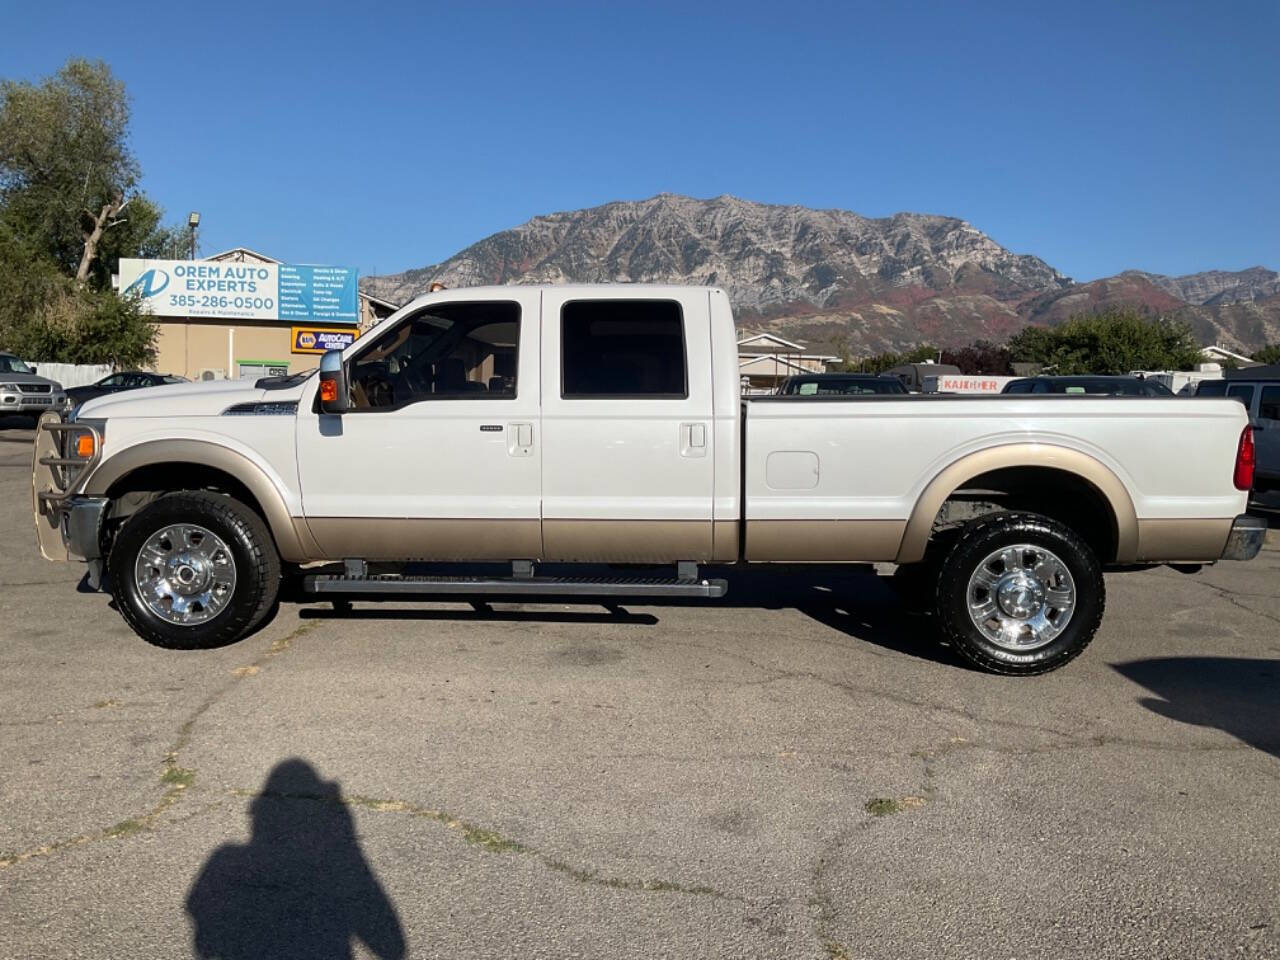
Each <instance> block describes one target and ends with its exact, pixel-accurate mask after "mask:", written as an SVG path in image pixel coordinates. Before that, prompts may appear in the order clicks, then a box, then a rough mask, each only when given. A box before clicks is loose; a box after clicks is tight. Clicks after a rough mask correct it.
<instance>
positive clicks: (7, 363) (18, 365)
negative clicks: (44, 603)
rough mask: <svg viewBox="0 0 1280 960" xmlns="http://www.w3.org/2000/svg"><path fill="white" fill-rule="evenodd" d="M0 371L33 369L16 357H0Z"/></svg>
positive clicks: (24, 371)
mask: <svg viewBox="0 0 1280 960" xmlns="http://www.w3.org/2000/svg"><path fill="white" fill-rule="evenodd" d="M0 373H31V374H34V373H35V371H34V370H32V369H31V368H30V367H28V366H27V365H26V364H25V363H23V362H22V361H21V360H19V359H18V358H17V357H0Z"/></svg>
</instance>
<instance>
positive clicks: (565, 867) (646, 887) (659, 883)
mask: <svg viewBox="0 0 1280 960" xmlns="http://www.w3.org/2000/svg"><path fill="white" fill-rule="evenodd" d="M230 793H231V795H232V796H236V797H244V798H253V799H257V798H260V797H265V798H268V799H278V800H293V801H302V802H307V803H324V804H337V805H341V806H347V807H356V808H359V809H361V810H369V811H372V812H374V813H388V814H403V815H405V816H407V817H412V818H414V819H419V820H430V821H434V822H435V823H439V824H441V825H443V826H444V827H446V828H447V829H449V830H453V831H457V832H458V833H460V834H461V836H462V839H463V840H464V841H466V842H467V843H469V844H472V845H474V846H477V847H480V848H481V849H483V850H485V851H487V852H489V853H511V854H516V855H520V856H525V857H529V858H531V859H533V860H535V861H537V862H538V863H540V864H542V866H544V867H546V868H547V869H548V870H552V871H554V872H556V873H559V874H562V875H564V876H566V877H568V878H569V879H571V880H574V881H576V882H578V883H584V884H588V885H591V886H599V887H607V888H609V889H611V890H630V891H635V892H639V893H678V894H684V895H687V896H697V897H710V898H711V899H713V900H729V901H736V902H739V903H748V902H749V901H748V899H747V898H746V897H744V896H742V895H740V894H731V893H726V892H724V891H723V890H718V889H716V888H715V887H710V886H705V885H701V884H699V885H692V886H691V885H687V884H683V883H678V882H676V881H673V880H664V879H660V878H638V879H637V878H624V877H616V876H605V875H602V874H601V873H600V872H599V871H597V870H591V869H588V868H585V867H575V866H573V865H572V864H570V863H569V862H568V861H565V860H561V859H560V858H558V857H554V856H551V855H550V854H547V853H544V852H542V851H541V850H539V849H537V848H536V847H534V846H531V845H530V844H528V843H525V842H523V841H520V840H514V839H512V838H510V837H507V836H504V835H503V834H501V833H499V832H498V831H496V830H491V829H489V828H488V827H482V826H478V825H477V824H475V823H473V822H471V821H468V820H464V819H462V818H461V817H458V816H455V815H454V814H452V813H450V812H448V811H447V810H437V809H435V808H432V807H424V806H421V805H419V804H416V803H411V802H409V801H407V800H388V799H383V798H379V797H368V796H364V795H361V794H346V795H345V796H340V797H336V798H335V797H332V796H326V795H323V794H311V793H284V792H278V791H272V790H244V789H238V790H232V791H230Z"/></svg>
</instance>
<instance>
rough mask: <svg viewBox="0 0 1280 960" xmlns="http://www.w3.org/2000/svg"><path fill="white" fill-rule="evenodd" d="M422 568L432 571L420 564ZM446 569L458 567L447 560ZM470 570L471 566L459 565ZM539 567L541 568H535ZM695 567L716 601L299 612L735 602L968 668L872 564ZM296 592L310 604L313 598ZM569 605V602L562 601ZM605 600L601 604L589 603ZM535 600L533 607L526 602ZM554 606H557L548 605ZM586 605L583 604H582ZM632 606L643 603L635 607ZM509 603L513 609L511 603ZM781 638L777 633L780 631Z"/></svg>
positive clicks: (484, 603)
mask: <svg viewBox="0 0 1280 960" xmlns="http://www.w3.org/2000/svg"><path fill="white" fill-rule="evenodd" d="M423 572H430V571H429V568H424V570H423ZM449 572H450V573H458V572H459V570H458V568H457V567H453V568H451V569H450V571H449ZM464 572H471V571H464ZM474 572H475V573H477V574H481V573H484V574H492V573H493V569H492V568H491V567H489V568H477V569H476V570H475V571H474ZM542 572H543V568H541V567H540V568H539V573H542ZM546 572H547V573H548V575H555V574H556V573H559V572H561V571H559V570H557V569H556V568H554V567H553V566H550V565H549V566H548V567H547V568H546ZM618 572H619V571H618V569H617V568H616V567H605V566H598V567H590V568H587V567H578V568H576V569H573V570H572V572H571V573H570V574H568V575H573V576H582V577H591V576H600V577H609V576H617V575H618ZM699 574H700V575H701V576H703V577H706V578H709V579H723V580H725V581H727V582H728V587H729V591H728V595H727V596H725V597H723V598H721V599H718V600H685V599H669V598H654V599H646V600H643V601H633V602H628V603H625V604H624V603H622V602H604V601H599V600H595V601H585V602H584V601H572V600H570V601H565V600H564V599H562V598H554V597H548V598H547V599H545V600H540V599H535V600H531V599H530V598H528V597H520V598H507V599H505V600H500V599H498V598H486V599H483V600H482V599H478V598H465V597H460V598H453V599H449V600H446V599H445V598H441V597H424V598H422V600H423V601H427V602H437V603H444V602H447V603H450V604H453V605H455V607H456V605H457V604H458V603H470V604H471V606H472V609H470V610H464V609H456V608H455V609H441V608H440V607H437V606H432V607H428V608H422V607H406V606H402V605H399V604H400V603H402V602H404V601H409V602H416V601H414V600H413V599H412V598H408V597H406V598H397V599H396V600H390V601H381V602H376V603H362V605H361V606H360V607H358V608H354V609H353V608H351V607H350V606H349V605H345V604H338V605H337V606H335V607H333V608H330V607H329V606H328V605H327V604H326V605H324V606H304V607H302V608H301V609H300V610H299V611H298V615H299V616H300V617H301V618H303V619H356V620H380V619H386V620H421V621H466V620H477V621H500V622H514V623H601V624H607V623H616V624H635V625H640V626H657V625H658V624H659V623H660V622H661V619H660V618H661V611H662V610H664V609H672V608H679V607H706V606H718V607H730V608H734V609H757V610H795V611H797V612H798V613H801V614H803V615H804V616H806V617H808V618H810V619H811V620H815V621H817V622H818V623H821V624H822V625H824V626H826V627H829V628H831V629H832V630H835V631H838V632H839V633H842V634H844V635H845V636H846V637H848V638H849V639H851V640H855V641H859V642H862V643H868V644H871V645H873V646H877V647H881V648H883V649H885V650H889V651H892V652H894V653H901V654H905V655H907V656H911V657H917V658H919V659H922V660H929V661H933V662H935V663H940V664H943V665H945V666H954V667H963V668H964V669H971V668H970V667H969V665H968V664H967V663H966V662H965V661H964V660H962V659H961V658H960V657H959V656H958V655H956V654H955V653H954V652H953V651H952V650H951V649H950V648H949V647H947V646H945V645H944V644H943V643H942V642H941V640H940V639H939V636H938V633H937V630H936V629H935V627H934V625H933V622H932V620H931V618H929V617H927V616H923V615H921V614H919V613H917V612H914V611H913V610H912V609H911V608H910V607H909V606H908V605H906V604H904V603H903V601H902V599H901V598H900V597H899V595H898V593H897V592H896V591H895V590H894V589H893V588H892V587H891V586H890V585H889V578H887V577H879V576H876V574H875V572H874V568H872V567H870V566H862V565H859V566H850V565H841V566H822V565H816V564H770V565H768V566H762V567H759V568H750V567H749V568H739V567H715V566H706V567H701V568H700V569H699ZM299 599H301V602H303V603H314V602H315V600H314V598H312V597H307V598H305V599H302V598H299ZM569 604H572V607H573V608H572V609H569V608H567V607H568V605H569ZM592 606H595V607H597V608H599V607H604V610H603V611H597V610H592V609H590V608H591V607H592ZM529 607H534V609H529ZM555 607H559V608H560V609H554V608H555ZM584 607H585V608H586V609H581V608H584ZM631 607H643V608H644V610H643V611H641V612H636V611H633V610H631V609H629V608H631ZM513 608H514V609H513ZM779 639H783V638H782V637H780V638H779Z"/></svg>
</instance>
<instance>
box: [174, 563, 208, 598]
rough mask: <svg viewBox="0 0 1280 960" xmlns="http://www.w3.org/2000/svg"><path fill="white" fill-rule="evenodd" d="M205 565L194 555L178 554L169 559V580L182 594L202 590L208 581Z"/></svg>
mask: <svg viewBox="0 0 1280 960" xmlns="http://www.w3.org/2000/svg"><path fill="white" fill-rule="evenodd" d="M208 579H209V576H208V571H207V570H206V569H205V565H204V564H203V563H201V562H200V561H199V560H197V559H196V558H195V557H192V556H189V555H188V554H180V555H178V556H176V557H174V558H173V559H172V560H170V561H169V581H170V583H172V584H173V589H174V590H175V591H176V592H177V593H180V594H182V595H184V596H189V595H190V594H192V593H198V592H199V591H201V590H203V589H204V587H205V584H206V582H207V581H208Z"/></svg>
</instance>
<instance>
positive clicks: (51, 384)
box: [0, 353, 68, 423]
mask: <svg viewBox="0 0 1280 960" xmlns="http://www.w3.org/2000/svg"><path fill="white" fill-rule="evenodd" d="M67 406H68V401H67V395H66V394H65V393H64V392H63V391H62V384H60V383H58V382H57V381H56V380H49V379H47V378H46V377H41V376H37V374H36V372H35V371H34V370H32V369H31V368H30V367H29V366H27V365H26V364H25V363H23V362H22V361H21V360H19V359H18V358H17V357H15V356H14V355H13V354H11V353H0V417H10V416H15V415H16V416H26V417H30V419H31V421H32V422H33V423H34V422H35V421H36V420H38V419H40V414H42V413H44V412H45V411H46V410H65V409H66V408H67Z"/></svg>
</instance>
